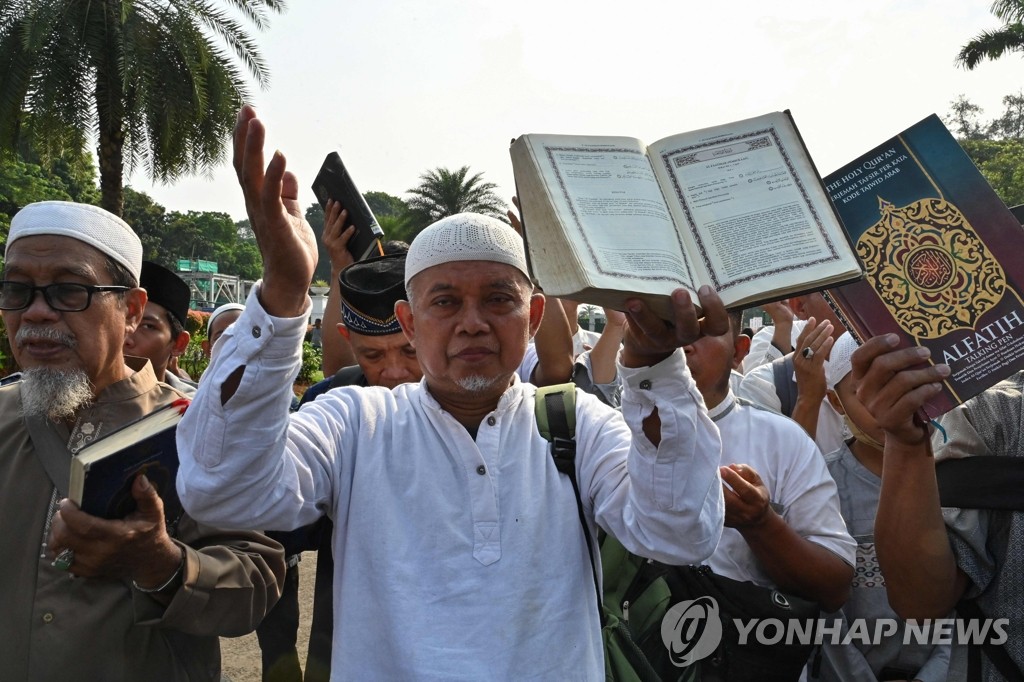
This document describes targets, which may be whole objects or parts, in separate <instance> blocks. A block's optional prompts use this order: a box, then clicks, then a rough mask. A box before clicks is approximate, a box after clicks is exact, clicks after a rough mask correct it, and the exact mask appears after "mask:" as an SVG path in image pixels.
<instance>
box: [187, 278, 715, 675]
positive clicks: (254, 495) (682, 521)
mask: <svg viewBox="0 0 1024 682" xmlns="http://www.w3.org/2000/svg"><path fill="white" fill-rule="evenodd" d="M304 329H305V317H304V316H301V317H298V318H288V319H282V318H273V317H270V316H268V315H267V314H266V313H265V312H264V311H263V309H262V308H261V307H260V305H259V302H258V300H257V298H256V295H255V290H254V294H253V295H251V296H250V298H249V301H248V304H247V306H246V310H245V312H244V313H243V314H242V316H241V317H240V318H239V319H238V321H237V322H235V324H234V326H233V327H232V328H230V329H229V330H228V332H227V333H226V334H225V335H224V336H223V337H222V339H221V341H220V342H219V344H218V348H217V353H216V356H215V360H214V362H213V364H212V365H211V366H210V368H209V369H208V370H207V374H206V375H204V377H203V381H202V382H201V384H200V389H199V392H198V393H197V395H196V398H195V401H194V402H193V404H192V406H191V407H190V408H189V410H188V412H187V414H186V416H185V419H184V420H183V421H182V423H181V425H180V427H179V429H178V440H179V449H180V451H181V453H180V454H181V471H180V473H179V478H178V487H179V492H180V494H181V497H182V500H183V502H184V503H185V506H186V508H187V509H188V510H189V511H190V513H192V514H193V515H194V516H195V517H196V518H197V519H200V520H203V521H207V522H209V523H218V524H220V525H222V526H227V527H255V528H264V529H290V528H295V527H298V526H301V525H304V524H308V523H310V522H312V521H314V520H315V519H316V518H317V517H319V516H320V515H321V514H323V513H327V514H329V515H330V516H331V517H333V519H334V528H335V537H334V559H335V576H334V579H335V582H334V618H335V628H334V650H333V658H332V679H335V680H342V679H437V680H441V679H445V680H450V679H467V680H470V679H473V680H476V679H586V680H594V679H600V678H601V677H603V671H604V667H603V658H602V656H603V654H602V649H601V638H600V623H599V618H598V612H597V604H596V596H595V592H594V586H593V579H592V577H591V567H590V560H589V559H588V557H587V550H586V543H585V541H584V537H583V531H582V528H581V526H580V522H579V518H578V515H577V510H576V501H575V497H574V495H573V491H572V487H571V484H570V482H569V479H568V477H567V476H565V475H563V474H560V473H559V472H558V471H557V469H556V468H555V466H554V464H553V462H552V460H551V455H550V453H549V449H548V443H547V441H545V440H544V439H543V438H542V437H541V436H540V434H539V432H538V430H537V425H536V419H535V415H534V400H533V398H534V391H535V389H534V387H533V386H531V385H530V384H523V383H520V382H519V381H518V380H514V382H513V384H512V385H511V386H510V388H509V389H508V391H507V392H506V393H505V395H504V396H502V398H501V400H500V401H499V404H498V407H497V409H495V410H494V411H493V412H492V413H490V414H489V415H488V416H487V417H486V418H485V419H484V421H483V422H482V423H481V424H480V427H479V431H478V433H477V436H476V439H475V440H474V439H473V437H472V436H471V435H470V434H469V432H468V431H467V430H466V429H465V428H464V427H463V426H461V425H460V424H459V423H458V422H456V421H455V419H454V418H453V417H452V416H451V415H450V414H448V413H447V412H445V411H444V410H443V409H442V408H441V406H440V405H439V404H438V403H437V401H435V400H434V398H433V397H432V396H431V394H430V392H429V390H428V389H427V388H426V385H425V384H424V383H421V384H405V385H403V386H400V387H398V388H396V389H395V390H394V391H388V390H385V389H382V388H341V389H335V390H332V391H329V392H328V393H326V394H325V395H323V396H321V397H319V398H318V399H317V400H316V401H314V402H312V403H310V404H308V405H306V406H304V407H303V408H302V410H300V411H299V412H298V413H295V414H293V415H291V416H290V417H289V414H288V404H289V402H290V395H289V391H288V389H289V388H290V386H291V382H292V379H293V378H294V376H295V373H296V371H297V369H298V363H299V359H300V355H299V354H300V347H301V341H302V334H303V331H304ZM242 365H244V366H245V370H244V374H243V377H242V380H241V384H240V386H239V387H238V390H237V392H236V393H235V394H234V396H233V397H232V398H231V399H230V400H228V401H227V403H226V404H225V405H222V404H221V390H220V389H221V385H222V384H223V383H224V381H225V379H226V378H227V377H228V376H229V375H230V374H231V373H232V372H233V371H235V370H236V369H237V368H238V367H239V366H242ZM619 372H620V374H621V376H622V378H623V383H624V386H625V392H624V395H623V406H622V409H623V415H624V416H623V415H620V414H619V413H617V412H615V411H614V410H612V409H610V408H608V407H606V406H604V405H602V404H601V403H599V402H598V401H597V400H596V399H594V398H593V397H592V396H589V395H586V394H583V393H580V394H578V398H577V400H578V404H577V410H576V412H577V425H576V432H577V452H578V455H577V475H578V478H579V482H580V488H581V490H582V491H583V498H584V507H585V513H586V516H587V519H588V522H589V523H590V525H591V531H592V532H593V531H596V526H595V522H596V523H597V524H599V525H600V526H602V527H603V528H605V529H606V530H607V531H609V532H610V533H612V534H613V535H615V536H616V537H618V538H619V539H620V540H621V541H622V542H623V544H624V545H625V546H626V547H627V548H628V549H630V550H631V551H633V552H635V553H638V554H641V555H647V556H650V557H652V558H655V559H659V560H661V561H665V562H670V563H677V564H681V563H700V562H701V561H703V560H704V559H705V558H707V557H708V556H709V555H710V554H711V552H713V551H714V549H715V546H716V545H717V543H718V540H719V537H720V535H721V531H722V514H723V504H722V494H721V480H720V479H719V477H718V463H719V456H720V441H719V437H718V431H717V429H716V427H715V426H714V424H713V423H712V422H711V420H710V419H709V418H708V416H707V411H706V410H705V409H704V405H703V401H702V399H701V397H700V394H699V393H698V392H697V390H696V387H695V386H694V384H693V381H692V379H691V377H690V375H689V372H688V371H687V369H686V366H685V362H684V360H683V356H682V353H681V352H677V353H676V354H675V355H673V356H672V357H670V358H669V359H667V360H665V361H664V362H662V363H660V364H659V365H657V366H655V367H650V368H643V369H626V368H622V367H620V368H619ZM641 386H642V388H641ZM655 407H657V409H658V412H659V415H660V417H661V423H662V427H661V433H662V440H661V444H660V446H659V447H658V448H655V447H654V446H653V445H652V444H651V443H650V442H649V441H648V440H647V439H646V437H645V436H644V435H643V433H642V431H641V426H642V425H641V422H642V419H643V418H644V417H645V416H647V415H649V414H650V413H651V412H652V410H653V409H654V408H655ZM627 470H628V473H627ZM598 568H599V569H600V567H598Z"/></svg>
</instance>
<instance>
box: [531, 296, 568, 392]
mask: <svg viewBox="0 0 1024 682" xmlns="http://www.w3.org/2000/svg"><path fill="white" fill-rule="evenodd" d="M533 343H534V347H535V349H536V351H537V366H536V367H534V368H533V375H532V376H531V377H530V380H531V381H532V382H533V383H534V384H535V385H537V386H550V385H552V384H560V383H564V382H566V381H569V379H570V378H571V377H572V366H573V357H572V331H571V330H570V329H569V320H568V319H567V318H566V317H565V310H564V309H563V308H562V302H561V301H559V300H558V299H557V298H554V297H551V296H549V297H547V298H546V300H545V306H544V317H543V319H541V321H540V327H538V328H537V333H536V334H535V335H534V337H533Z"/></svg>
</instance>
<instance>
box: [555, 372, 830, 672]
mask: <svg viewBox="0 0 1024 682" xmlns="http://www.w3.org/2000/svg"><path fill="white" fill-rule="evenodd" d="M575 398H576V396H575V387H574V386H573V384H561V385H558V386H549V387H546V388H543V389H538V391H537V396H536V405H535V410H536V416H537V426H538V429H539V431H540V432H541V435H543V436H544V438H545V439H547V440H548V441H550V442H551V454H552V457H553V459H554V461H555V466H556V467H558V470H559V471H560V472H562V473H564V474H566V475H568V476H569V479H570V480H571V481H572V485H573V491H574V492H575V495H576V505H577V511H578V513H579V516H580V524H581V526H582V527H583V534H584V537H585V539H586V541H587V548H588V550H590V552H589V553H590V555H591V562H592V563H591V568H595V565H594V564H593V540H592V539H591V536H590V532H589V530H588V529H587V526H586V520H585V517H584V514H583V503H582V500H581V498H580V491H579V486H578V484H577V482H576V469H575V458H576V447H575V446H576V442H575V436H576V424H575V404H576V400H575ZM599 544H600V551H601V563H602V567H603V572H604V595H603V596H602V595H601V594H600V593H598V595H597V601H598V609H599V611H600V613H601V625H602V633H601V634H602V637H603V640H604V645H605V674H606V677H607V679H609V680H622V681H630V682H635V681H637V680H639V681H641V682H643V681H647V680H651V681H653V682H658V681H659V680H664V681H668V680H673V681H675V682H696V681H697V680H700V681H701V682H716V681H722V682H755V681H762V682H795V681H796V680H798V679H799V678H800V673H801V671H802V670H803V668H804V665H806V663H807V661H808V659H809V658H810V656H811V653H812V652H813V651H814V649H815V645H814V644H813V641H814V637H813V631H810V634H809V636H808V637H807V638H806V641H807V642H808V643H807V644H799V643H794V644H791V645H787V644H785V643H780V644H774V645H770V646H769V645H759V644H757V643H756V641H754V640H755V638H754V637H753V631H751V633H749V635H748V641H747V642H746V643H745V644H743V645H742V646H740V644H739V641H740V632H739V629H738V628H736V626H735V624H734V622H733V620H734V619H737V618H738V619H740V620H742V621H748V620H750V619H757V620H766V619H777V620H779V621H780V622H781V623H782V624H783V626H784V627H785V624H786V623H787V622H788V621H789V620H790V619H796V620H798V621H800V624H801V625H802V626H803V627H804V628H805V629H806V628H813V627H814V626H813V623H814V621H816V620H817V617H818V613H819V607H818V604H816V603H814V602H810V601H807V600H805V599H800V598H798V597H794V596H792V595H786V594H783V593H782V592H779V591H778V590H774V589H769V588H765V587H760V586H758V585H755V584H754V583H751V582H741V581H737V580H732V579H730V578H726V577H724V576H720V575H718V574H716V573H714V572H713V571H712V570H711V569H710V568H708V567H707V566H668V565H666V564H662V563H659V562H656V561H653V560H651V559H644V558H643V557H639V556H636V555H635V554H630V553H629V552H628V551H626V549H625V548H624V547H623V546H622V544H621V543H619V541H618V540H616V539H615V538H613V537H611V536H609V535H606V534H603V533H602V536H601V537H600V538H599ZM594 584H595V587H596V585H597V575H596V569H595V575H594ZM699 597H712V598H713V599H715V601H716V602H717V604H718V608H719V618H720V619H721V622H722V639H721V643H720V644H719V646H718V648H717V649H716V650H715V651H714V652H713V653H712V654H711V655H709V656H708V657H706V658H705V659H704V660H702V661H701V662H700V664H699V665H690V666H686V667H681V666H679V665H677V664H676V663H673V662H672V660H671V657H670V654H669V649H668V647H666V646H665V643H664V641H663V640H662V636H661V624H662V620H663V619H664V617H665V614H666V613H667V612H668V610H669V608H670V607H671V606H673V605H674V604H678V603H679V602H682V601H691V600H694V599H697V598H699ZM770 634H771V633H770ZM783 642H785V637H783Z"/></svg>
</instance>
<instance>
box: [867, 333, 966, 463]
mask: <svg viewBox="0 0 1024 682" xmlns="http://www.w3.org/2000/svg"><path fill="white" fill-rule="evenodd" d="M898 345H899V337H898V336H896V335H895V334H885V335H883V336H875V337H873V338H871V339H869V340H868V342H867V343H865V344H864V345H862V346H861V347H860V348H858V349H857V350H856V351H855V352H854V354H853V358H852V363H853V376H854V379H855V381H856V382H857V398H858V399H860V401H861V403H863V404H864V407H866V408H867V410H868V412H870V413H871V416H872V417H874V418H875V421H877V422H878V425H879V426H881V427H882V429H883V430H884V431H885V434H886V439H885V442H886V452H888V451H889V448H888V446H889V444H890V440H891V441H892V442H895V443H900V444H902V445H910V446H915V445H920V444H922V443H925V442H926V441H927V439H928V430H927V427H926V425H924V424H922V423H921V422H920V420H918V419H916V418H915V415H916V414H917V412H918V410H920V409H921V407H922V406H923V405H924V404H925V402H927V400H928V399H929V398H931V397H932V396H934V395H935V394H936V393H938V392H939V391H940V390H941V389H942V381H943V380H945V379H946V377H948V376H949V366H948V365H931V364H926V361H927V360H928V358H929V357H930V355H931V352H930V351H929V350H928V349H927V348H925V347H923V346H909V347H907V348H898Z"/></svg>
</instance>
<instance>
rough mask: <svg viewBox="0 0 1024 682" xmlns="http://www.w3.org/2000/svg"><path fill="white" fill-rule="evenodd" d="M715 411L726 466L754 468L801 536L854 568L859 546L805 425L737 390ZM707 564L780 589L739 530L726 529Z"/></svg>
mask: <svg viewBox="0 0 1024 682" xmlns="http://www.w3.org/2000/svg"><path fill="white" fill-rule="evenodd" d="M709 413H710V414H711V418H712V419H714V420H715V423H716V424H718V427H719V429H720V430H721V433H722V464H725V465H728V464H746V465H748V466H750V467H752V468H753V469H754V470H755V471H756V472H757V473H758V475H759V476H760V477H761V480H762V481H763V482H764V485H765V488H767V490H768V494H769V496H770V501H771V504H772V507H774V508H775V511H776V512H778V514H779V516H781V517H782V518H783V519H784V520H785V521H786V523H787V524H788V525H789V526H790V527H791V528H792V529H793V530H794V531H796V533H797V534H798V535H799V536H800V537H802V538H804V539H805V540H809V541H811V542H813V543H815V544H817V545H820V546H821V547H824V548H825V549H827V550H829V551H830V552H832V553H833V554H835V555H836V556H838V557H839V558H840V559H842V560H843V561H845V562H846V563H848V564H850V565H851V566H853V565H854V561H855V559H856V555H855V550H856V547H857V545H856V543H855V542H854V540H853V538H852V537H850V534H849V533H848V532H847V530H846V521H844V520H843V515H842V512H841V511H840V506H839V494H838V492H837V491H836V484H835V481H833V480H832V476H831V475H830V474H829V472H828V468H827V467H826V466H825V458H824V457H822V456H821V453H820V452H819V451H818V448H817V446H816V445H815V444H814V441H812V440H811V439H810V437H809V436H808V435H807V434H806V433H805V432H804V430H803V429H802V428H800V425H799V424H797V423H796V422H794V421H793V420H791V419H786V418H785V417H783V416H782V415H778V414H775V413H773V412H769V411H768V410H765V409H761V408H759V407H756V406H754V405H751V404H749V403H746V402H743V401H740V400H737V399H736V397H735V396H734V395H733V394H732V393H731V392H730V393H729V395H728V396H727V397H726V399H725V400H723V401H722V402H721V403H719V404H718V405H716V406H715V407H713V408H711V409H710V410H709ZM707 564H708V565H709V566H711V568H712V570H714V571H715V572H716V573H720V574H722V575H724V576H727V577H729V578H732V579H734V580H749V581H751V582H753V583H755V584H757V585H760V586H762V587H775V583H774V582H773V581H772V579H771V578H770V577H769V576H768V574H767V573H766V572H765V570H764V569H763V568H762V567H761V563H760V562H759V561H758V560H757V557H756V556H754V553H753V551H752V550H751V549H750V546H749V545H748V544H747V541H746V540H745V539H744V538H743V536H742V535H741V534H740V532H739V531H738V530H736V529H735V528H726V529H725V531H724V532H723V533H722V540H721V542H719V543H718V549H717V550H715V553H714V554H713V555H712V556H711V559H710V560H709V561H708V562H707Z"/></svg>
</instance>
